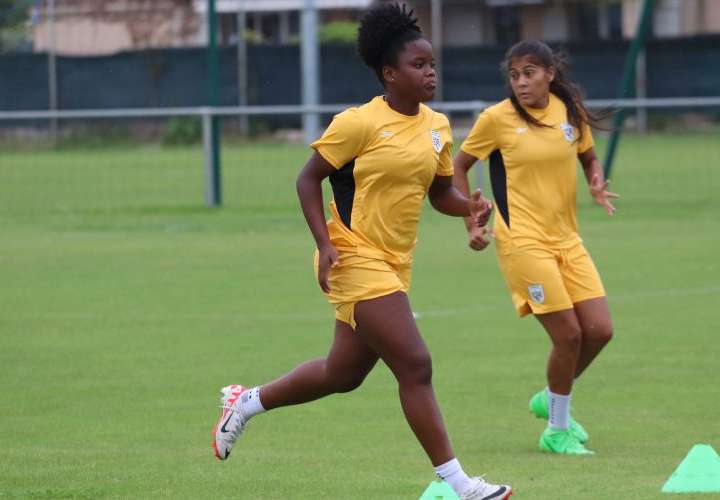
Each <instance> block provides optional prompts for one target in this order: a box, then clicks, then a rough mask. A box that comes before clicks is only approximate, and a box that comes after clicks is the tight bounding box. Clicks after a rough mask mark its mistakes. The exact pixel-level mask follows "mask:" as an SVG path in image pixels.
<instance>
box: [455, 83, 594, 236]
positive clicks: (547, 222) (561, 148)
mask: <svg viewBox="0 0 720 500" xmlns="http://www.w3.org/2000/svg"><path fill="white" fill-rule="evenodd" d="M526 109H527V111H528V112H529V113H530V114H531V115H532V116H533V117H535V118H536V119H538V120H540V121H541V122H543V123H545V124H547V125H549V126H550V127H537V126H531V125H529V124H528V123H526V122H525V121H524V120H523V119H522V118H520V115H519V114H518V113H517V112H516V111H515V109H514V108H513V105H512V103H511V102H510V100H509V99H506V100H504V101H502V102H500V103H498V104H496V105H495V106H492V107H490V108H487V109H486V110H485V111H483V113H481V114H480V116H479V117H478V119H477V121H476V122H475V125H474V126H473V128H472V130H471V131H470V134H469V135H468V137H467V138H466V139H465V142H464V143H463V145H462V150H463V151H464V152H465V153H467V154H469V155H472V156H474V157H476V158H479V159H481V160H486V159H488V158H489V159H490V162H489V163H490V180H491V183H492V189H493V196H494V198H495V205H496V207H497V211H498V213H499V216H498V215H496V216H495V223H494V229H495V235H496V239H497V243H498V249H499V250H502V248H503V247H504V248H507V245H506V244H507V243H508V242H510V241H513V242H514V243H516V244H524V243H528V242H529V243H533V242H539V243H541V244H544V245H549V246H553V247H557V248H565V247H569V246H572V245H574V244H575V243H577V242H578V241H580V237H579V236H578V230H577V217H576V182H577V155H578V154H579V153H584V152H586V151H588V150H589V149H590V148H592V147H593V138H592V132H591V131H590V127H589V126H588V125H587V124H585V125H584V129H583V138H582V141H578V136H579V134H578V131H577V130H576V129H575V128H573V127H572V126H571V125H570V123H569V122H568V120H567V109H566V108H565V104H564V103H563V102H562V101H561V100H560V99H559V98H558V97H557V96H555V95H554V94H552V93H551V94H550V102H549V104H548V106H547V107H546V108H545V109H533V108H526Z"/></svg>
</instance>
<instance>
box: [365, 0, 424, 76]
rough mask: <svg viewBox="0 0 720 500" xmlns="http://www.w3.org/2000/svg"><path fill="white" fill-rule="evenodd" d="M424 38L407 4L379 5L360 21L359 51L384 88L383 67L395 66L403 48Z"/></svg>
mask: <svg viewBox="0 0 720 500" xmlns="http://www.w3.org/2000/svg"><path fill="white" fill-rule="evenodd" d="M421 38H423V34H422V31H421V30H420V27H419V26H418V24H417V19H416V18H414V17H413V11H412V10H410V11H408V10H407V7H406V5H405V4H402V6H401V5H399V4H397V3H390V4H380V5H378V6H376V7H373V8H371V9H370V10H369V11H367V12H366V13H365V15H364V16H363V18H362V20H361V21H360V28H359V29H358V52H360V57H361V58H362V60H363V62H364V63H365V64H367V65H368V66H369V67H370V68H372V69H373V70H374V71H375V74H376V75H377V77H378V79H379V80H380V83H381V84H383V86H385V80H384V79H383V67H384V66H395V65H396V64H397V56H398V53H399V52H400V51H401V50H402V48H403V46H404V45H405V44H406V43H408V42H413V41H415V40H419V39H421Z"/></svg>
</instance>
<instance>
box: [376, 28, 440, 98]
mask: <svg viewBox="0 0 720 500" xmlns="http://www.w3.org/2000/svg"><path fill="white" fill-rule="evenodd" d="M387 70H389V71H386V78H385V81H386V82H387V85H388V86H393V87H395V88H396V89H397V90H398V91H400V92H402V93H403V94H404V95H407V96H408V97H412V98H414V99H415V100H417V102H426V101H429V100H431V99H432V98H433V97H435V89H436V88H437V73H436V72H435V58H434V57H433V51H432V45H430V42H428V41H427V40H425V39H422V38H421V39H419V40H415V41H413V42H408V43H406V44H405V47H404V48H403V50H402V51H401V52H400V53H399V54H398V61H397V65H396V67H394V68H387Z"/></svg>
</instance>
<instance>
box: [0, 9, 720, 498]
mask: <svg viewBox="0 0 720 500" xmlns="http://www.w3.org/2000/svg"><path fill="white" fill-rule="evenodd" d="M407 3H408V4H410V5H411V6H412V7H413V8H414V9H415V12H416V14H417V16H418V17H419V19H420V23H421V24H422V27H423V30H424V32H425V34H426V35H427V36H428V37H429V38H430V39H431V40H432V42H433V45H434V49H435V55H436V57H437V60H438V66H439V73H440V77H441V86H440V90H441V92H440V93H439V94H438V95H437V100H436V102H434V103H431V106H432V107H434V108H436V109H438V110H440V111H443V112H445V113H447V114H448V115H449V116H450V120H451V124H452V126H453V132H454V134H455V145H456V147H457V146H458V145H459V144H460V143H461V142H462V140H463V138H464V135H465V134H466V133H467V131H468V129H469V127H470V126H471V125H472V123H473V120H474V118H475V116H477V114H478V113H479V112H480V111H481V110H482V109H484V108H485V107H487V106H488V105H491V104H493V103H495V102H497V101H498V100H500V99H503V98H504V97H505V96H506V95H507V94H506V89H505V83H504V81H503V77H502V75H501V73H500V69H499V64H500V61H501V59H502V57H503V54H504V52H505V51H506V50H507V48H508V47H509V46H510V45H511V44H513V43H514V42H517V41H518V40H520V39H522V38H530V37H532V38H541V39H543V40H546V41H547V42H549V43H550V44H551V45H552V46H553V47H555V48H561V49H564V50H565V51H566V52H567V53H568V55H569V57H570V61H571V64H572V75H573V77H574V78H575V79H576V80H577V81H578V82H579V83H580V84H581V85H582V87H583V88H584V90H585V92H586V95H587V99H588V101H587V102H588V104H589V105H590V106H592V107H594V108H597V109H602V108H608V107H609V108H612V109H614V110H615V113H614V115H613V116H612V117H611V118H610V119H609V120H608V121H607V123H605V124H604V126H603V129H602V130H596V131H595V133H594V135H595V139H596V149H597V152H598V155H599V156H600V157H601V159H602V160H603V163H604V166H605V169H606V171H607V173H608V174H609V175H611V176H612V190H613V191H617V192H619V193H620V194H621V195H622V198H621V199H619V200H618V202H617V207H618V211H617V213H616V214H615V216H613V217H607V216H606V214H605V213H604V211H603V210H601V209H599V208H598V207H596V206H594V205H593V204H592V203H591V200H590V197H589V196H588V194H587V188H586V186H585V185H584V179H583V178H582V175H578V178H579V179H578V205H579V210H578V218H579V221H580V227H581V230H580V231H581V234H582V236H583V238H584V241H585V244H586V245H587V247H588V249H589V250H590V252H591V253H592V254H593V258H594V260H595V262H596V264H597V266H598V268H599V269H600V272H601V275H602V277H603V280H604V283H605V286H606V288H607V290H608V297H609V301H610V305H611V309H612V313H613V322H614V324H615V332H616V337H615V340H614V341H613V342H612V343H611V344H610V346H609V347H608V350H607V352H606V353H604V354H603V356H601V357H600V359H599V360H598V363H597V365H593V367H592V369H591V370H590V372H589V373H588V374H587V375H584V376H583V378H582V380H581V381H580V383H579V385H578V390H577V391H575V392H574V396H573V411H574V412H575V411H576V410H577V413H576V415H579V418H582V421H583V424H584V425H585V426H586V427H587V428H588V429H589V430H590V432H591V433H592V435H593V441H592V448H593V449H596V450H597V451H598V455H597V456H595V457H594V458H593V460H592V462H593V463H592V465H588V464H587V462H586V461H571V460H561V461H555V460H553V459H548V458H549V457H546V456H542V455H541V454H540V453H538V452H537V449H536V447H537V436H538V434H539V432H540V431H541V430H542V425H543V423H542V422H540V421H537V422H536V421H534V420H531V419H530V418H529V417H528V416H527V414H526V411H527V398H528V397H529V396H530V395H531V394H533V393H534V392H536V391H537V390H539V389H540V388H541V387H542V385H543V383H544V382H543V381H544V378H545V376H544V365H545V358H546V354H547V349H548V342H547V340H546V338H545V337H544V336H543V335H542V334H541V332H540V329H539V327H538V326H537V325H535V324H533V322H532V320H525V321H518V320H517V319H516V317H515V314H514V312H513V308H512V305H511V302H510V299H509V297H508V294H507V290H506V287H505V284H504V282H503V279H502V277H501V275H500V273H499V271H498V269H497V264H496V262H495V259H494V256H493V251H492V250H488V251H486V252H483V253H481V254H478V253H474V252H471V251H469V250H468V249H467V241H466V235H465V230H464V227H463V224H462V222H461V221H458V220H451V219H450V218H448V217H443V216H441V215H439V214H437V213H436V212H434V211H433V210H431V209H429V208H427V207H426V210H425V213H424V214H423V220H422V223H421V227H420V235H419V244H418V248H417V251H416V260H415V262H416V266H415V270H414V275H413V290H412V292H411V300H412V304H413V310H414V311H415V312H416V313H417V317H418V325H419V326H420V328H421V330H422V332H423V335H424V338H425V339H426V341H427V343H428V345H429V347H430V349H431V352H432V353H433V366H434V368H435V370H436V373H437V375H436V377H435V379H434V383H435V387H436V390H437V394H438V398H439V399H440V400H441V404H442V405H443V409H444V416H445V419H446V422H447V424H448V428H449V429H450V431H451V435H452V436H453V443H454V445H455V447H456V450H457V452H458V456H461V457H463V464H464V467H465V469H466V470H468V471H473V473H477V472H480V471H482V472H485V471H486V472H487V473H488V474H490V479H491V480H494V481H504V480H507V481H509V482H510V483H511V484H512V485H513V486H514V487H515V488H516V490H517V492H518V494H519V495H522V498H537V499H541V500H546V499H548V498H552V499H567V500H577V499H585V498H588V499H592V500H599V499H606V498H607V499H615V498H617V495H618V493H617V492H618V491H623V494H624V495H625V496H627V497H628V498H637V499H646V498H647V499H655V498H658V496H659V494H660V493H659V491H660V488H661V487H662V484H663V483H664V482H665V481H666V480H667V478H668V476H669V475H670V474H671V473H672V471H673V470H674V468H675V467H676V466H677V464H678V462H679V461H680V460H681V459H682V457H683V456H684V455H685V454H686V453H687V451H688V450H689V449H690V447H691V446H692V445H693V444H695V443H710V444H712V445H714V446H715V447H716V449H718V450H720V428H719V427H718V425H717V423H718V421H717V415H718V414H720V400H718V398H717V397H714V396H712V395H713V394H716V393H717V373H718V352H717V345H718V342H717V324H718V323H720V309H718V307H717V305H718V304H719V303H720V301H719V300H718V298H719V295H720V286H719V285H718V283H720V267H719V266H720V264H719V261H718V258H717V257H718V254H717V248H718V247H720V216H719V214H720V197H719V196H718V193H720V169H719V168H718V167H719V166H720V0H582V1H581V0H576V1H571V0H567V1H564V0H408V1H407ZM368 5H370V2H369V1H368V0H195V1H191V0H0V304H2V308H1V309H2V310H1V311H0V367H1V368H0V387H2V391H1V392H2V396H0V419H1V421H2V425H0V443H2V449H3V451H2V459H1V460H0V496H8V497H9V498H154V497H162V498H233V497H234V498H240V497H241V498H282V499H288V498H293V499H295V498H308V499H311V498H312V499H317V498H343V499H351V498H357V499H358V500H360V499H363V500H365V499H368V498H372V499H375V498H383V499H385V498H391V499H395V498H398V499H407V498H417V497H418V496H419V495H420V493H421V492H422V491H423V490H424V489H425V487H426V486H427V484H428V482H429V481H430V480H432V479H433V477H432V474H431V469H429V467H428V464H427V463H426V461H425V459H424V456H423V455H422V452H421V450H420V449H419V447H418V445H417V443H416V442H415V440H414V439H413V438H412V436H411V435H410V431H409V430H408V428H407V425H406V423H405V421H404V419H403V417H402V413H401V411H400V409H399V407H398V403H397V397H396V388H395V382H394V380H393V378H392V375H391V374H390V373H389V372H388V371H387V370H386V369H385V368H384V367H382V366H378V368H377V369H376V370H375V371H374V372H373V374H372V375H371V377H370V379H369V380H368V381H367V382H366V383H365V384H364V385H363V387H362V388H361V389H360V390H359V391H360V392H361V393H362V394H360V395H357V396H355V395H351V396H348V397H334V398H328V399H327V400H323V401H322V402H318V403H316V404H313V405H303V406H301V407H295V408H293V409H292V411H278V412H277V413H276V412H272V415H270V416H268V417H267V418H265V417H262V418H258V419H257V421H256V420H253V422H252V425H251V427H252V429H251V430H250V431H249V432H248V435H247V436H246V437H243V445H242V446H243V449H242V451H237V452H234V453H233V457H232V460H230V461H229V462H228V463H225V464H222V466H218V464H216V463H214V458H213V457H212V452H211V449H210V446H209V445H210V439H209V438H210V436H209V434H210V430H211V428H212V424H213V423H214V422H215V419H216V418H217V389H218V388H220V387H222V386H224V385H227V384H228V383H243V384H246V385H250V384H257V383H262V382H264V381H267V380H269V379H271V378H274V377H276V376H277V375H278V374H279V373H284V372H286V371H287V370H288V369H290V368H291V367H292V366H295V365H296V364H297V363H299V362H301V361H304V360H305V359H309V358H315V357H318V356H321V355H323V353H325V352H327V351H326V349H327V345H328V341H329V339H330V338H331V334H332V324H333V323H332V321H333V320H332V310H331V308H330V307H329V306H328V304H327V303H326V301H325V298H324V297H323V296H322V294H321V293H320V291H319V289H318V286H317V283H316V281H315V278H314V276H313V271H312V255H313V250H314V242H313V240H312V237H311V235H310V233H309V231H308V230H307V226H306V224H305V221H304V219H303V216H302V213H301V211H300V209H299V207H298V201H297V195H296V193H295V178H296V176H297V172H298V171H299V169H300V168H301V167H302V166H303V164H304V163H305V162H306V161H307V158H308V157H309V155H310V150H309V148H308V143H309V142H310V141H311V140H313V139H314V138H316V137H317V136H318V135H319V134H320V133H321V132H322V130H323V128H324V127H325V126H326V125H327V123H328V122H329V120H330V119H331V118H332V116H333V114H334V113H337V112H338V111H340V110H342V109H344V108H346V107H348V106H352V105H357V104H359V103H362V102H365V101H368V100H369V99H371V98H372V97H373V96H375V95H378V94H380V93H381V92H382V89H381V87H380V85H379V84H378V82H377V81H376V79H375V76H374V75H373V73H372V71H370V70H369V69H367V68H365V67H363V65H362V63H361V62H360V60H359V57H358V56H357V55H356V49H355V46H354V41H355V36H356V30H357V24H358V19H359V18H360V16H361V15H362V13H363V11H364V9H366V8H367V7H368ZM474 172H476V175H477V177H476V179H475V181H476V183H477V184H478V185H480V186H482V185H483V183H484V176H483V173H482V172H483V168H480V167H478V168H476V169H475V171H474ZM325 184H327V183H325ZM326 188H327V186H326ZM329 195H330V193H329V192H328V191H326V201H327V200H328V198H329ZM318 429H321V436H320V435H319V433H318ZM348 430H350V432H348ZM486 430H487V432H486ZM374 442H377V443H381V444H380V446H373V445H372V443H374ZM338 443H342V446H339V445H338ZM581 462H582V463H581ZM388 471H391V473H389V472H388ZM476 471H477V472H476ZM230 477H233V478H237V479H239V481H237V482H235V483H232V484H229V482H228V478H230ZM688 498H698V497H693V496H692V495H690V496H688Z"/></svg>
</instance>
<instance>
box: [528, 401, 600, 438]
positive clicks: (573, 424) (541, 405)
mask: <svg viewBox="0 0 720 500" xmlns="http://www.w3.org/2000/svg"><path fill="white" fill-rule="evenodd" d="M528 406H529V408H530V413H532V414H533V415H535V416H536V417H537V418H542V419H543V420H547V419H548V393H547V391H546V390H545V389H543V390H542V391H540V392H538V393H537V394H535V395H534V396H533V397H532V398H530V404H529V405H528ZM568 423H569V428H570V432H571V433H572V434H573V435H574V436H575V437H576V438H577V440H578V441H580V443H581V444H585V443H587V442H588V440H589V439H590V436H589V435H588V433H587V431H586V430H585V428H584V427H583V426H582V425H580V422H578V421H577V420H575V419H574V418H572V416H570V420H569V422H568Z"/></svg>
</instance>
